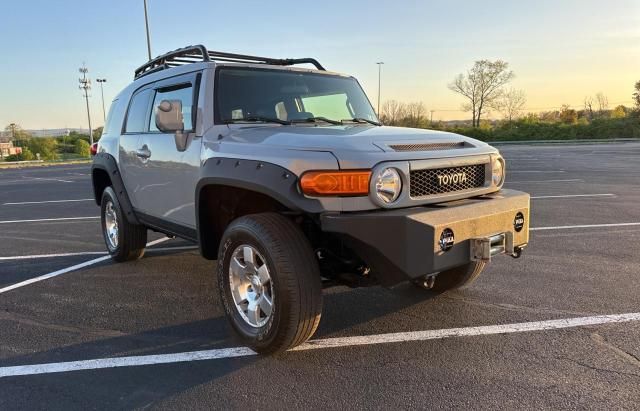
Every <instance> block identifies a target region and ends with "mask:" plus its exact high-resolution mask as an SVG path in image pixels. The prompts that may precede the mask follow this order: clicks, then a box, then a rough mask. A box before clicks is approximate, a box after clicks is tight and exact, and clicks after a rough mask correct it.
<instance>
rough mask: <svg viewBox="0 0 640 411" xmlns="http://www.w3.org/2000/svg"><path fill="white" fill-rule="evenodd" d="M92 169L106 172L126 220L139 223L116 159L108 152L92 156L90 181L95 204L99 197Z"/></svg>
mask: <svg viewBox="0 0 640 411" xmlns="http://www.w3.org/2000/svg"><path fill="white" fill-rule="evenodd" d="M94 170H102V171H104V172H106V173H107V175H108V176H109V180H111V187H112V188H113V191H115V193H116V195H117V196H118V201H119V202H120V206H121V207H122V210H123V211H124V214H125V217H126V219H127V221H128V222H129V223H131V224H140V221H139V220H138V217H137V216H136V214H135V212H134V211H133V206H132V205H131V201H130V200H129V195H128V194H127V190H126V189H125V187H124V183H123V181H122V177H121V176H120V170H119V169H118V163H117V161H116V159H115V158H114V157H113V156H112V155H111V154H108V153H98V154H96V155H95V156H94V157H93V163H92V164H91V182H92V185H93V196H94V198H95V200H96V204H98V205H100V202H101V200H102V199H101V198H100V194H99V193H98V188H97V187H96V185H95V180H94Z"/></svg>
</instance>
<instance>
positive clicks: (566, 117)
mask: <svg viewBox="0 0 640 411" xmlns="http://www.w3.org/2000/svg"><path fill="white" fill-rule="evenodd" d="M560 121H562V122H563V123H565V124H576V123H577V122H578V112H577V111H575V110H574V109H572V108H571V107H569V106H568V105H566V104H563V105H562V108H561V109H560Z"/></svg>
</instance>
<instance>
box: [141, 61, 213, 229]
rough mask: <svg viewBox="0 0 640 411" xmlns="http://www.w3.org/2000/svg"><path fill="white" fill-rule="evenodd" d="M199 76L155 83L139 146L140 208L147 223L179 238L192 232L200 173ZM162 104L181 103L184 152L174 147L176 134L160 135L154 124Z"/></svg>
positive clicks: (161, 133) (181, 77)
mask: <svg viewBox="0 0 640 411" xmlns="http://www.w3.org/2000/svg"><path fill="white" fill-rule="evenodd" d="M199 86H200V74H198V73H192V74H187V75H182V76H178V77H172V78H169V79H166V80H162V81H160V82H157V83H154V84H153V85H152V87H151V95H152V100H151V101H152V104H151V109H150V115H149V117H148V120H147V121H148V122H147V129H148V131H147V132H146V133H144V134H143V136H142V139H141V141H140V142H139V145H140V147H139V151H140V152H141V153H144V155H145V156H146V158H145V159H144V166H143V168H142V169H141V171H140V172H141V180H140V181H141V187H140V189H139V203H138V204H139V205H138V206H139V208H140V211H142V212H143V213H145V214H147V217H148V219H149V222H150V223H152V224H153V225H158V226H160V227H162V228H167V229H169V230H171V231H174V232H176V233H178V234H181V233H182V229H183V228H185V227H186V228H190V229H194V228H195V226H196V222H195V189H196V182H197V179H198V173H199V169H200V145H201V143H202V139H201V138H200V137H197V136H196V129H195V125H196V113H197V101H198V95H199V90H198V89H199ZM162 100H180V101H181V102H182V115H183V118H184V133H186V134H188V143H187V147H186V149H185V150H184V151H179V150H178V147H177V146H176V140H175V133H163V132H161V131H159V130H158V128H157V127H156V124H155V112H156V110H157V107H158V105H159V104H160V102H161V101H162ZM189 234H193V233H189Z"/></svg>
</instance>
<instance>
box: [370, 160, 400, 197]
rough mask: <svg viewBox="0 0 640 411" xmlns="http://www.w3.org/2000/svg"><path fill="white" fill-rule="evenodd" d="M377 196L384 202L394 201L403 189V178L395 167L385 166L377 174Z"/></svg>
mask: <svg viewBox="0 0 640 411" xmlns="http://www.w3.org/2000/svg"><path fill="white" fill-rule="evenodd" d="M374 178H375V180H374V182H375V187H376V196H378V198H379V199H380V200H381V201H382V202H383V203H387V204H388V203H393V202H394V201H396V200H397V199H398V197H399V196H400V191H402V179H401V178H400V173H399V172H398V170H396V169H395V168H385V169H383V170H381V171H380V172H378V173H377V174H376V175H375V177H374Z"/></svg>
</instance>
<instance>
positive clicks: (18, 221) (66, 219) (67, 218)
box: [0, 216, 100, 224]
mask: <svg viewBox="0 0 640 411" xmlns="http://www.w3.org/2000/svg"><path fill="white" fill-rule="evenodd" d="M99 218H100V217H99V216H98V217H64V218H40V219H37V220H5V221H0V224H14V223H41V222H47V221H69V220H96V219H99Z"/></svg>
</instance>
